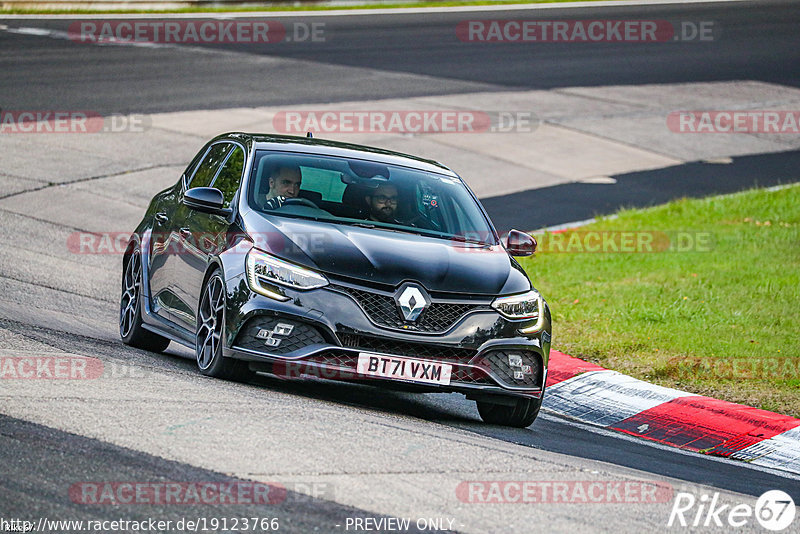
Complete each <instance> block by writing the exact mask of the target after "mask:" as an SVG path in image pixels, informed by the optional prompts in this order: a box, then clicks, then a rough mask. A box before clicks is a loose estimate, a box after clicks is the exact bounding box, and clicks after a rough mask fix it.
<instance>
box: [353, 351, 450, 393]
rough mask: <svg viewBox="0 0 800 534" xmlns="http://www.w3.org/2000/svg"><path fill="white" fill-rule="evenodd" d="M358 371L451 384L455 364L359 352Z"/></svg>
mask: <svg viewBox="0 0 800 534" xmlns="http://www.w3.org/2000/svg"><path fill="white" fill-rule="evenodd" d="M357 369H358V372H359V374H362V375H367V376H380V377H383V378H394V379H398V380H409V381H411V382H424V383H427V384H441V385H443V386H446V385H449V384H450V373H451V372H452V370H453V366H452V365H450V364H448V363H441V362H432V361H429V360H417V359H415V358H401V357H399V356H387V355H385V354H373V353H371V352H359V353H358V367H357Z"/></svg>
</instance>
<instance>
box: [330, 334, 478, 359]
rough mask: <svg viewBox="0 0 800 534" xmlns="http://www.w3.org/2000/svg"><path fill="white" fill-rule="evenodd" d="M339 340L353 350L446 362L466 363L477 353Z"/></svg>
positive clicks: (390, 341) (382, 341) (402, 343)
mask: <svg viewBox="0 0 800 534" xmlns="http://www.w3.org/2000/svg"><path fill="white" fill-rule="evenodd" d="M339 339H340V340H341V342H342V345H344V346H345V347H350V348H353V349H359V350H364V351H368V352H382V353H385V354H395V355H397V356H411V357H414V358H428V359H431V360H440V361H447V362H460V363H468V362H469V361H470V360H471V359H472V358H473V357H474V356H475V354H477V352H478V351H476V350H475V349H464V348H460V347H448V346H445V345H432V344H430V343H414V342H411V341H397V340H394V339H384V338H380V337H372V336H360V335H357V334H339Z"/></svg>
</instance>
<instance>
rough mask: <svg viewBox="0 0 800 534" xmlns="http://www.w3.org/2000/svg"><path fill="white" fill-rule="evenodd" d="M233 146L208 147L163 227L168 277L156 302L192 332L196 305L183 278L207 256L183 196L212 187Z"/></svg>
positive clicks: (166, 273)
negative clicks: (194, 190) (186, 288)
mask: <svg viewBox="0 0 800 534" xmlns="http://www.w3.org/2000/svg"><path fill="white" fill-rule="evenodd" d="M233 147H234V145H233V144H232V143H230V142H228V141H220V142H217V143H214V144H212V145H211V146H209V147H208V150H207V151H206V154H205V155H204V156H203V159H202V160H201V161H200V163H199V164H198V165H197V167H196V169H195V170H194V172H193V174H192V176H190V177H187V180H186V185H185V186H183V187H182V188H181V191H180V194H179V195H178V198H177V199H176V201H175V203H174V207H173V210H172V213H171V214H170V215H169V219H168V220H167V221H166V222H165V223H163V224H162V228H163V233H164V234H165V235H166V236H167V237H166V240H167V242H168V246H166V247H165V250H164V251H163V252H162V255H163V261H162V266H161V269H162V270H163V271H164V273H165V275H164V281H163V288H162V289H161V291H160V293H158V294H157V295H156V303H157V306H158V307H159V308H160V309H161V310H165V311H167V312H168V313H169V319H171V320H172V321H174V322H175V323H177V324H178V325H180V326H183V327H185V328H189V329H190V330H191V331H193V330H194V326H193V325H194V308H195V304H194V303H193V302H190V299H189V296H188V295H187V294H186V291H185V289H184V286H185V283H183V281H182V280H181V277H183V276H186V272H187V271H188V270H189V269H187V265H188V266H193V267H194V268H196V266H197V265H198V264H199V263H202V261H204V259H205V257H206V255H205V253H204V251H203V249H202V248H201V247H202V237H200V232H199V231H198V229H196V228H193V227H192V224H193V223H194V221H193V220H192V218H191V216H192V214H193V210H192V209H191V208H189V207H188V206H186V205H185V204H184V203H183V196H184V193H185V192H186V190H188V189H191V188H194V187H208V186H210V185H211V182H213V181H214V178H215V177H216V175H217V173H218V172H219V169H220V168H221V167H222V164H223V163H224V162H225V159H226V158H227V157H228V155H229V154H230V152H231V150H232V148H233ZM198 237H200V239H198ZM162 315H164V314H163V313H162Z"/></svg>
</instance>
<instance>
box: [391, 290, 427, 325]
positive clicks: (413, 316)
mask: <svg viewBox="0 0 800 534" xmlns="http://www.w3.org/2000/svg"><path fill="white" fill-rule="evenodd" d="M394 301H395V303H396V304H397V307H398V309H399V310H400V315H402V317H403V319H405V320H406V321H409V322H414V321H416V320H417V319H419V316H420V314H422V312H423V311H424V310H425V308H427V307H428V306H430V305H431V299H430V297H429V296H428V294H427V293H426V292H425V290H424V289H423V288H422V287H420V286H418V285H416V284H411V283H406V284H403V285H402V286H400V289H398V290H397V293H395V295H394Z"/></svg>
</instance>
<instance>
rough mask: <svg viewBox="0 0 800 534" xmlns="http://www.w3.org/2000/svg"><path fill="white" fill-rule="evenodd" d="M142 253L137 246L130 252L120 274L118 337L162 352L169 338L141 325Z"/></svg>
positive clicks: (134, 344)
mask: <svg viewBox="0 0 800 534" xmlns="http://www.w3.org/2000/svg"><path fill="white" fill-rule="evenodd" d="M142 287H143V286H142V255H141V253H140V251H139V248H138V247H137V248H135V249H134V250H133V252H132V253H131V255H130V257H129V258H128V261H127V262H126V263H125V268H124V270H123V274H122V295H121V296H120V302H119V337H120V338H122V342H123V343H125V344H126V345H130V346H132V347H136V348H138V349H143V350H149V351H152V352H164V351H165V350H166V348H167V346H169V339H167V338H165V337H163V336H159V335H158V334H155V333H153V332H150V331H149V330H145V329H144V327H143V326H142V298H143V294H142Z"/></svg>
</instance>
